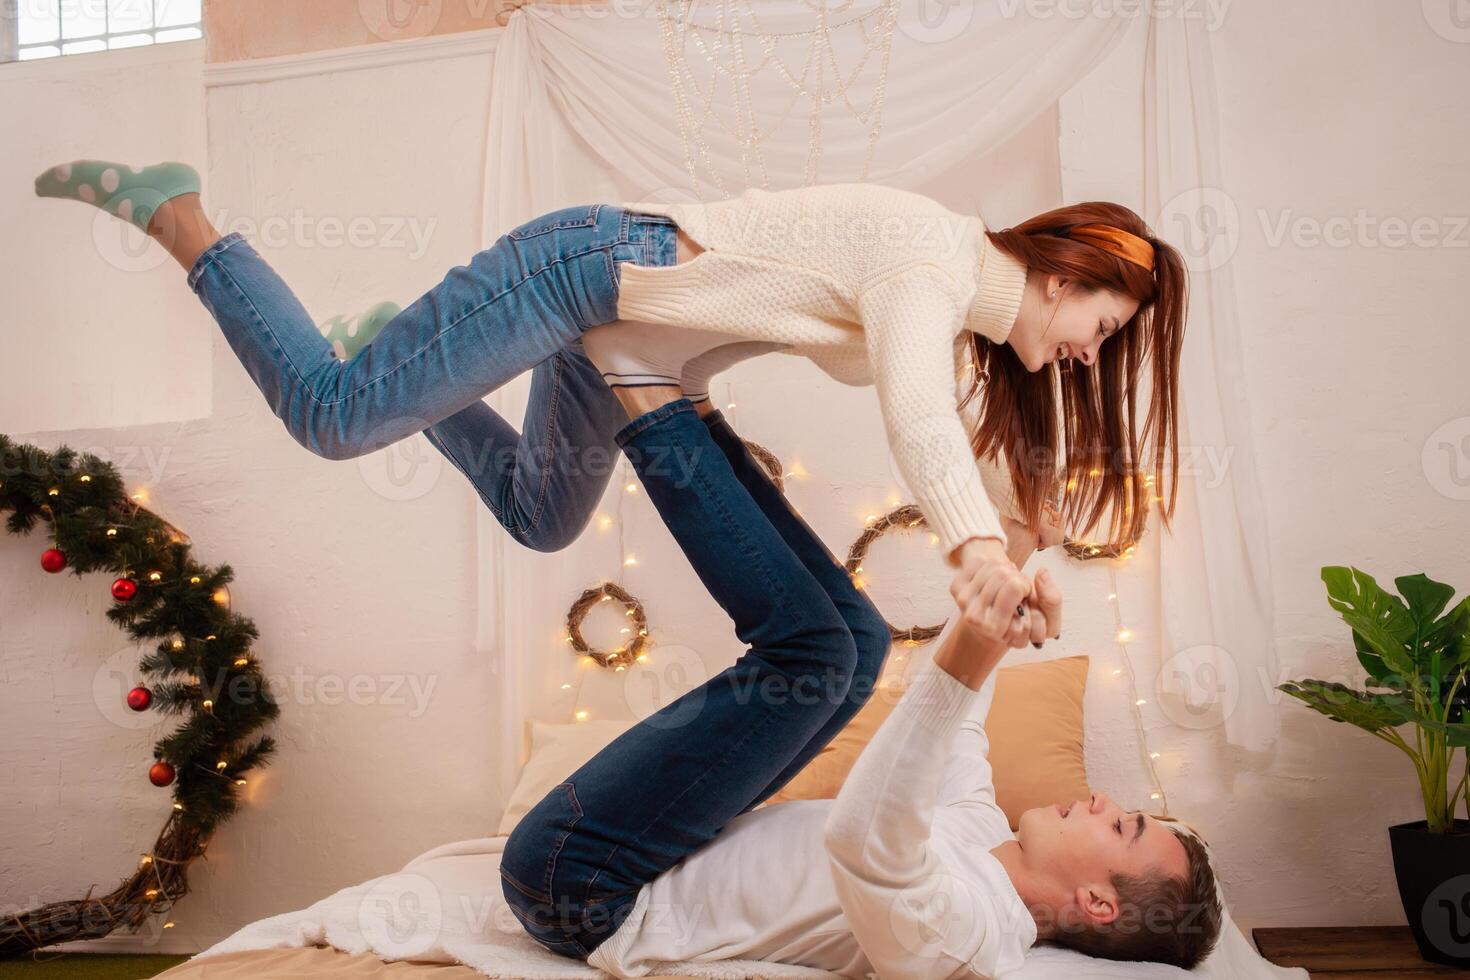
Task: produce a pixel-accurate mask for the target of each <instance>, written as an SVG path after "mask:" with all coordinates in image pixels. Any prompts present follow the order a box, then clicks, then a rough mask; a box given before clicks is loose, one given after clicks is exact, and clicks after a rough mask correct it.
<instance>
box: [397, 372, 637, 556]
mask: <svg viewBox="0 0 1470 980" xmlns="http://www.w3.org/2000/svg"><path fill="white" fill-rule="evenodd" d="M627 422H628V416H627V414H626V413H625V412H624V411H623V408H622V406H621V405H619V404H618V399H617V397H616V396H615V395H614V394H613V392H612V389H610V388H609V387H608V386H607V385H606V384H605V383H604V382H603V380H602V376H601V375H600V374H599V373H598V371H597V369H596V368H595V367H593V366H592V362H591V361H589V360H588V359H587V355H586V354H585V353H583V351H582V347H581V345H580V344H572V345H571V346H569V347H567V348H566V349H564V350H561V351H558V352H557V353H556V354H553V355H552V356H551V357H549V358H547V359H546V360H544V361H542V362H541V363H540V364H538V365H536V367H535V369H534V370H533V371H532V372H531V393H530V399H529V401H528V402H527V403H526V414H525V421H524V422H523V424H522V427H521V431H520V432H517V431H516V430H515V427H514V426H512V425H511V424H510V423H508V422H507V421H505V419H503V418H501V417H500V416H499V415H498V414H496V412H495V411H494V410H493V409H492V408H490V406H489V405H486V404H485V403H484V402H483V401H475V402H474V403H473V404H471V405H470V406H469V407H468V408H464V409H461V410H460V411H458V412H456V413H454V414H453V415H451V416H449V418H447V419H444V420H443V421H442V422H438V423H436V424H434V425H432V426H430V427H429V428H427V429H425V430H424V435H426V436H427V437H428V439H429V442H430V443H431V444H432V445H433V446H434V447H435V448H436V449H438V450H439V451H440V452H441V453H443V454H444V455H445V456H447V457H448V458H449V461H450V462H452V463H453V464H454V465H455V466H456V467H457V468H458V469H459V471H460V472H461V473H463V474H464V475H465V476H466V477H468V478H469V480H470V483H472V484H473V485H474V487H475V492H476V493H478V494H479V495H480V499H481V500H483V501H484V502H485V506H487V507H489V508H490V511H491V513H493V514H494V515H495V518H496V520H498V521H500V523H501V524H502V525H503V526H504V527H505V529H506V530H507V531H509V532H510V534H511V536H512V537H514V538H515V539H516V540H517V541H519V542H520V543H521V544H523V545H525V546H527V547H528V548H533V549H535V550H537V551H559V550H561V549H562V548H565V547H566V546H567V545H569V544H571V543H572V541H574V540H576V537H577V535H579V534H581V533H582V529H583V528H585V527H586V526H587V522H588V520H589V519H590V518H591V517H592V511H593V510H594V509H595V508H596V506H597V502H598V501H599V500H601V499H602V493H603V490H604V489H605V488H606V487H607V483H608V480H609V479H610V478H611V476H612V472H613V468H614V467H615V466H616V465H617V463H618V456H619V453H618V448H617V445H616V443H615V442H614V438H615V437H616V436H617V433H618V430H619V429H621V428H622V427H623V426H624V425H626V424H627Z"/></svg>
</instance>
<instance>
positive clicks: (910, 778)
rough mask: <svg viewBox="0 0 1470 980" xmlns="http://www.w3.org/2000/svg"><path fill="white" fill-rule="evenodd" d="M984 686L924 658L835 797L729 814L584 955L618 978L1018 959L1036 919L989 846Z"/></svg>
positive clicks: (1003, 963) (843, 970)
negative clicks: (663, 971) (973, 686)
mask: <svg viewBox="0 0 1470 980" xmlns="http://www.w3.org/2000/svg"><path fill="white" fill-rule="evenodd" d="M941 642H942V638H941ZM994 694H995V677H994V674H992V675H991V677H990V679H989V680H987V681H986V683H985V684H984V685H983V686H982V687H981V689H980V690H979V691H978V692H977V691H972V690H970V689H969V688H968V687H966V686H965V685H964V684H962V683H960V681H958V680H956V679H955V678H954V677H953V676H951V675H950V674H948V673H947V672H945V671H944V670H942V669H941V668H939V667H937V666H935V665H934V664H933V662H932V661H931V662H929V663H926V664H924V665H923V666H922V667H921V668H920V669H919V670H918V671H917V672H916V675H915V677H914V679H913V681H912V683H911V684H910V685H909V687H908V689H907V690H906V691H905V692H904V694H903V697H902V698H901V699H900V701H899V703H898V704H897V705H895V706H894V709H893V712H892V713H891V714H890V715H889V716H888V718H887V719H885V720H884V722H883V724H882V726H881V727H880V728H879V729H878V732H877V733H876V734H875V735H874V737H873V740H872V741H871V742H870V743H869V744H868V745H867V747H866V748H865V749H864V750H863V753H862V755H861V756H860V757H859V759H858V762H857V765H856V766H854V768H853V770H852V772H851V773H850V774H849V775H848V777H847V780H846V782H845V783H844V784H843V787H842V791H841V792H840V793H839V794H838V796H837V799H835V800H798V801H794V802H788V803H779V804H776V805H773V806H768V807H762V808H760V809H757V810H753V811H751V812H749V813H745V814H742V815H740V816H738V817H736V818H734V819H733V820H731V821H730V822H729V823H728V824H727V825H726V826H725V829H724V830H722V831H721V832H720V834H719V836H717V837H716V838H715V839H714V840H713V841H712V842H710V843H709V844H708V845H706V846H705V847H704V848H703V849H701V850H699V851H697V852H695V853H694V854H692V855H690V856H689V857H687V858H685V859H684V860H683V861H681V862H680V863H679V864H677V865H675V866H674V867H672V868H670V869H669V870H668V871H665V872H664V873H663V874H662V875H660V876H659V877H658V878H656V879H655V880H654V881H652V882H650V883H649V884H647V885H645V886H643V888H642V889H640V891H639V893H638V898H637V901H636V902H635V904H634V908H633V911H632V913H631V914H630V915H629V916H628V918H627V919H626V920H625V921H624V922H623V923H622V925H621V926H620V927H619V929H618V931H617V932H616V933H614V934H613V935H612V936H610V937H609V938H608V939H607V940H606V941H605V942H603V944H602V945H601V946H599V947H598V948H597V949H596V950H594V951H593V953H592V956H591V957H590V958H589V959H588V963H589V964H591V965H592V966H595V967H598V968H600V969H603V970H606V971H607V972H609V973H611V974H613V975H614V976H619V977H639V976H645V975H647V974H648V973H650V972H651V971H653V970H654V969H656V968H658V967H659V966H660V965H661V964H664V963H670V962H675V961H679V960H695V961H711V960H722V959H758V960H767V961H772V962H779V963H794V964H798V965H802V966H810V967H814V968H817V969H822V970H827V971H830V972H832V973H837V974H840V975H842V976H846V977H864V978H868V977H878V978H890V977H891V978H902V980H938V978H945V977H969V978H974V977H995V976H998V975H999V974H1001V973H1003V972H1006V971H1010V970H1014V969H1017V968H1018V967H1019V966H1020V965H1021V963H1022V960H1023V959H1024V957H1025V953H1026V950H1028V949H1029V948H1030V947H1031V946H1032V945H1033V944H1034V943H1035V942H1036V923H1035V920H1034V919H1033V918H1032V916H1031V914H1030V912H1029V911H1028V910H1027V909H1026V906H1025V904H1024V903H1023V902H1022V900H1021V897H1020V895H1019V894H1017V892H1016V890H1015V888H1014V887H1013V886H1012V884H1011V881H1010V878H1009V877H1008V876H1007V874H1006V871H1005V868H1004V867H1003V866H1002V865H1001V863H1000V862H999V861H998V860H997V859H996V858H995V857H994V856H993V855H992V854H991V853H990V852H991V849H992V848H995V847H997V846H999V845H1001V844H1002V843H1004V842H1006V841H1009V840H1012V839H1013V838H1014V835H1013V834H1012V833H1011V830H1010V825H1009V824H1008V822H1007V820H1006V817H1005V814H1004V813H1003V812H1002V811H1001V809H1000V807H999V806H998V805H997V804H996V802H995V789H994V786H993V785H992V782H991V772H990V764H989V762H988V761H987V760H986V752H987V749H988V742H987V740H986V736H985V730H984V728H983V727H982V726H983V724H984V720H985V715H986V713H987V712H988V711H989V709H990V701H991V698H992V697H994Z"/></svg>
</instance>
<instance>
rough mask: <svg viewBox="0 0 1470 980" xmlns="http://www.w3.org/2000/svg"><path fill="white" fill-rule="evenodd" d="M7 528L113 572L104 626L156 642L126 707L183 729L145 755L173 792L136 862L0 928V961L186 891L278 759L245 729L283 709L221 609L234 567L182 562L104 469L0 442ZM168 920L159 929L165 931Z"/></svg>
mask: <svg viewBox="0 0 1470 980" xmlns="http://www.w3.org/2000/svg"><path fill="white" fill-rule="evenodd" d="M7 511H8V512H10V513H9V517H8V518H7V519H6V530H7V531H9V532H10V533H11V534H15V535H25V534H29V533H30V532H31V531H32V530H33V529H34V528H35V526H36V525H37V524H39V523H42V522H44V523H45V524H46V525H47V526H48V528H49V531H50V537H51V540H52V545H53V546H52V547H51V548H49V549H47V550H46V552H45V553H43V554H42V556H41V566H42V568H44V569H45V570H46V571H47V572H51V573H59V572H61V571H62V570H63V569H66V568H70V569H71V570H72V571H73V572H74V573H75V574H76V575H77V576H79V577H80V576H81V575H82V573H84V572H96V571H110V572H113V573H115V574H116V575H117V576H118V578H117V579H116V580H115V581H113V583H112V587H111V596H112V599H113V605H112V607H111V608H109V609H108V610H107V618H108V619H111V620H112V621H113V622H114V623H116V624H118V625H119V626H121V627H123V628H124V629H125V630H126V631H127V633H128V634H129V635H130V636H131V637H132V638H133V639H135V640H158V641H159V642H158V646H157V647H156V648H155V649H154V650H153V651H152V652H150V653H147V654H145V655H144V656H143V657H142V658H141V660H140V661H139V665H138V666H139V670H140V672H141V673H142V674H144V675H145V676H148V677H151V678H153V679H154V680H153V682H152V683H151V684H149V685H148V686H146V687H144V686H138V687H135V688H133V689H132V690H131V691H129V692H128V695H127V704H128V706H129V707H130V708H132V709H133V710H134V711H146V710H148V709H149V708H153V709H155V710H157V711H160V712H163V713H165V714H171V715H184V716H185V718H184V721H183V722H182V723H181V724H180V725H179V726H178V727H177V728H175V729H174V730H173V731H172V732H170V733H169V734H167V735H165V736H163V737H162V738H160V739H159V740H158V741H157V742H156V743H155V744H154V747H153V754H154V757H155V761H154V763H153V765H152V767H151V768H150V769H149V770H148V778H149V780H150V781H151V782H152V783H153V784H154V785H155V786H160V787H161V786H168V785H170V784H172V785H173V787H174V789H173V812H172V813H170V814H169V817H168V819H167V820H166V821H165V822H164V825H163V829H162V830H161V831H160V832H159V834H158V838H157V840H155V841H154V843H153V846H152V848H151V849H150V850H149V851H147V852H146V853H144V854H142V855H141V856H140V860H139V862H138V867H137V869H136V870H134V871H133V873H132V874H130V875H129V876H128V877H127V878H125V879H123V881H122V883H121V884H119V885H118V886H117V887H116V888H114V889H113V890H112V891H110V892H108V893H107V894H106V895H104V896H102V897H101V898H93V897H92V892H91V889H88V890H87V894H86V896H84V897H83V898H80V899H75V900H71V901H63V902H51V903H49V904H46V905H42V906H38V907H36V908H32V909H29V910H27V911H23V912H20V913H17V914H11V915H8V916H6V917H5V918H4V919H3V921H0V956H14V955H17V954H19V953H23V952H27V951H31V950H35V949H39V948H41V947H43V946H50V945H52V944H54V943H60V942H68V941H71V940H76V939H96V938H100V937H102V936H106V935H107V934H108V933H110V932H112V931H113V930H114V929H115V928H118V927H119V926H126V927H128V928H132V929H137V927H138V926H140V925H142V924H143V922H144V921H146V920H147V918H148V916H149V915H151V914H153V913H155V912H166V911H168V910H169V909H170V908H172V906H173V904H174V903H175V902H177V901H178V900H179V899H180V898H182V897H183V896H184V895H186V894H188V892H189V881H188V869H189V865H190V863H192V862H193V861H194V860H195V859H196V858H199V857H202V856H203V855H204V851H205V848H206V846H207V845H208V842H209V838H210V836H211V835H212V834H213V833H214V831H215V830H216V829H217V828H218V827H219V825H220V824H221V823H223V822H224V821H225V820H227V819H228V818H229V817H230V816H231V815H232V814H234V813H235V811H236V809H237V808H238V807H239V793H240V789H239V787H241V786H243V785H244V784H245V779H244V775H245V773H246V772H248V771H250V770H251V769H255V768H258V767H261V766H264V765H265V764H266V763H267V760H268V759H269V757H270V756H271V754H272V753H273V752H274V751H275V743H274V741H273V740H272V739H271V737H270V736H269V735H263V736H261V737H259V738H258V739H255V740H254V741H253V742H250V741H248V740H247V739H248V736H250V735H251V733H253V732H255V731H257V730H258V729H260V728H262V727H263V726H264V725H266V724H267V723H268V722H270V721H272V720H273V719H275V717H276V716H277V715H278V714H279V713H280V708H279V706H278V705H277V704H276V702H275V701H274V700H273V699H272V698H271V696H270V692H269V691H268V690H267V688H266V684H265V678H264V677H263V675H262V674H261V672H260V667H259V665H258V664H257V662H256V661H255V659H254V658H253V657H252V656H251V655H250V642H251V641H252V640H254V639H256V638H257V637H258V635H259V634H258V633H257V631H256V628H255V625H254V624H253V623H252V622H251V621H250V620H249V619H246V618H245V617H243V616H240V615H239V614H237V613H235V612H233V611H232V610H231V609H230V600H229V590H228V589H227V588H226V586H227V585H228V584H229V583H230V582H231V581H232V580H233V578H234V572H233V571H232V570H231V569H230V566H229V565H220V566H218V567H214V568H211V567H208V566H205V565H201V564H199V563H198V562H197V561H195V560H194V558H193V556H192V554H191V545H190V543H189V537H188V535H186V534H184V533H183V532H182V531H180V530H179V529H178V528H176V527H174V526H173V525H172V524H170V523H169V522H168V521H166V520H164V519H163V518H161V517H159V516H158V515H157V514H154V513H153V512H152V511H150V510H148V509H147V508H146V507H143V506H142V505H141V503H140V502H139V501H138V500H135V499H133V498H131V497H129V496H128V495H127V493H126V492H125V490H124V488H123V481H122V478H121V477H119V476H118V473H117V470H116V468H115V467H114V466H113V465H112V464H110V463H104V462H103V461H101V460H100V459H98V458H97V457H96V456H94V455H92V454H90V453H87V454H81V455H79V454H78V453H77V452H75V451H74V450H72V449H69V448H67V447H66V446H62V447H60V448H59V449H57V450H56V452H54V453H48V452H46V451H44V450H42V449H38V448H37V447H35V446H30V445H19V444H16V443H15V442H13V441H12V440H10V439H9V438H7V437H6V436H5V435H4V434H0V513H4V512H7ZM170 925H172V923H171V922H167V923H165V928H167V927H168V926H170Z"/></svg>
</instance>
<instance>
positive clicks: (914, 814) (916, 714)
mask: <svg viewBox="0 0 1470 980" xmlns="http://www.w3.org/2000/svg"><path fill="white" fill-rule="evenodd" d="M1033 599H1034V600H1035V606H1034V607H1033V619H1036V620H1040V621H1041V624H1040V626H1039V629H1040V633H1039V635H1041V636H1045V635H1049V634H1051V633H1053V632H1055V628H1054V627H1052V626H1048V625H1046V624H1045V621H1046V618H1047V613H1048V611H1050V612H1051V613H1052V616H1053V617H1057V616H1059V615H1060V602H1061V597H1060V593H1059V592H1058V591H1057V590H1056V586H1055V585H1054V584H1052V583H1051V581H1050V577H1049V576H1047V575H1042V576H1040V577H1039V578H1038V580H1037V582H1036V584H1035V586H1034V588H1033ZM1037 612H1039V613H1040V615H1036V613H1037ZM1005 651H1006V648H1005V646H1004V645H1002V644H997V643H991V642H989V641H986V640H984V639H983V638H982V637H981V636H980V635H979V633H978V632H976V631H974V630H972V629H971V628H970V627H969V625H968V624H967V623H963V622H961V623H958V624H957V625H956V628H955V629H954V630H952V631H951V632H950V634H949V636H948V638H947V639H946V641H945V642H944V643H943V644H941V646H940V648H939V650H938V651H937V652H936V653H935V655H934V660H933V662H932V663H929V664H925V665H924V666H923V667H922V668H921V669H920V670H919V671H918V672H917V674H916V676H915V678H914V680H913V681H912V682H911V683H910V685H909V687H908V689H907V690H906V691H905V692H904V694H903V697H902V698H901V699H900V700H899V703H898V704H897V705H895V706H894V709H893V712H892V713H891V714H890V715H889V716H888V718H887V719H885V720H884V722H883V724H882V725H881V726H880V727H879V729H878V731H877V733H876V734H875V735H874V736H873V739H872V741H871V742H869V743H868V745H867V747H866V748H865V749H864V750H863V752H862V755H861V756H859V757H858V761H857V763H856V765H854V766H853V769H852V772H851V773H849V774H848V777H847V780H846V782H845V783H844V784H843V787H842V790H841V792H839V793H838V795H837V799H836V800H835V801H834V803H833V807H832V812H831V814H830V815H829V816H828V818H827V824H826V828H825V843H826V848H827V854H828V857H829V859H830V864H831V868H832V875H833V880H834V882H835V884H836V887H837V895H838V899H839V901H840V902H841V903H842V909H843V912H844V913H846V915H847V918H848V921H849V923H850V924H851V926H852V929H853V933H854V935H855V936H856V937H857V941H858V945H859V946H861V947H862V949H863V952H864V953H865V954H867V957H868V959H869V960H870V961H871V962H872V964H873V967H874V969H875V970H876V971H877V973H878V976H879V977H903V978H914V980H940V978H947V977H953V976H962V977H964V976H988V975H989V973H987V972H985V971H986V970H987V968H988V967H989V966H992V965H993V962H992V961H993V960H994V958H995V956H996V955H997V953H998V951H999V949H1000V948H1001V946H1002V943H1001V941H1000V940H1001V937H1000V936H999V935H998V934H997V930H998V929H999V928H1000V927H1001V926H1002V924H1001V923H997V922H992V921H990V919H991V917H990V916H989V915H988V914H987V912H986V909H987V907H988V906H987V904H986V903H987V901H988V896H986V895H983V894H978V893H977V892H976V889H975V888H974V887H973V885H971V884H968V883H966V882H965V881H964V880H962V879H960V878H957V877H955V876H953V875H951V874H948V873H946V870H945V869H944V868H943V867H941V866H940V864H939V860H938V858H937V857H936V855H935V853H934V851H933V849H932V847H931V846H930V843H929V835H930V827H931V825H932V823H933V819H934V808H935V800H936V797H937V795H938V792H939V787H940V782H941V780H942V778H943V774H944V768H945V760H946V758H947V757H948V755H949V751H950V746H951V744H952V742H953V740H954V737H955V733H956V732H957V731H958V730H959V728H960V726H961V724H962V723H963V722H964V720H965V718H966V717H967V716H968V715H969V714H970V712H971V709H972V708H973V705H974V702H975V700H976V699H977V698H978V697H979V691H980V688H981V686H982V685H983V684H984V683H985V680H986V678H987V677H989V676H990V673H991V671H992V670H994V669H995V666H996V664H998V663H999V662H1000V660H1001V658H1002V657H1003V656H1004V655H1005Z"/></svg>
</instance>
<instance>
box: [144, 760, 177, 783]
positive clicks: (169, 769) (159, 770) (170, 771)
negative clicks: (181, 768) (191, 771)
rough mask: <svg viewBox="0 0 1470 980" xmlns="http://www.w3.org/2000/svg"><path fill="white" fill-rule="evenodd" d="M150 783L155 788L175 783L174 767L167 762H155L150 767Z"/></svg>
mask: <svg viewBox="0 0 1470 980" xmlns="http://www.w3.org/2000/svg"><path fill="white" fill-rule="evenodd" d="M148 781H149V782H150V783H152V784H153V785H154V786H167V785H168V784H169V783H171V782H173V781H174V767H173V766H171V765H169V764H168V763H167V762H155V763H153V765H151V766H149V767H148Z"/></svg>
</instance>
